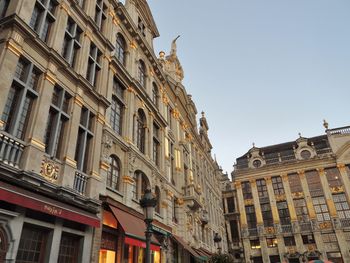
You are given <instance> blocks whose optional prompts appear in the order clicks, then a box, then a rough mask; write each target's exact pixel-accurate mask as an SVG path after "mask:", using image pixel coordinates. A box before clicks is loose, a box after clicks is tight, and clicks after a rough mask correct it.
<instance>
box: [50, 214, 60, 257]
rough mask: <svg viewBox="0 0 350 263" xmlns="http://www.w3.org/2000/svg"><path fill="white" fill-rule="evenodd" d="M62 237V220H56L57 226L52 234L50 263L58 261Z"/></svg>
mask: <svg viewBox="0 0 350 263" xmlns="http://www.w3.org/2000/svg"><path fill="white" fill-rule="evenodd" d="M61 236H62V219H60V218H56V224H55V228H54V229H53V234H52V242H51V247H50V260H49V262H57V260H58V253H59V249H60V246H59V244H60V242H61Z"/></svg>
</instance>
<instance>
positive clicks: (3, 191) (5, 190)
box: [0, 182, 100, 227]
mask: <svg viewBox="0 0 350 263" xmlns="http://www.w3.org/2000/svg"><path fill="white" fill-rule="evenodd" d="M0 200H2V201H5V202H8V203H11V204H15V205H19V206H23V207H26V208H30V209H33V210H36V211H40V212H42V213H45V214H49V215H53V216H57V217H61V218H64V219H68V220H71V221H75V222H78V223H82V224H85V225H89V226H93V227H99V226H100V219H99V218H98V217H97V216H96V215H94V214H89V213H87V212H86V211H84V210H82V209H79V208H75V207H73V206H71V205H68V204H64V203H62V202H59V201H57V200H54V199H51V198H48V197H46V196H43V195H40V194H37V193H33V192H30V191H27V190H25V189H22V188H19V187H17V186H14V185H10V184H6V183H4V182H0Z"/></svg>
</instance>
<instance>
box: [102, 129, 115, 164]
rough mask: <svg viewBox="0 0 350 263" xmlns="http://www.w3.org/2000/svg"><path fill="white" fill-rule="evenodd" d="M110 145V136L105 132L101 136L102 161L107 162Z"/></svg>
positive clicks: (111, 143) (111, 142) (111, 141)
mask: <svg viewBox="0 0 350 263" xmlns="http://www.w3.org/2000/svg"><path fill="white" fill-rule="evenodd" d="M112 145H113V140H112V138H111V137H110V136H108V135H107V134H105V135H104V136H103V140H102V160H103V161H104V162H108V158H109V156H110V152H111V148H112Z"/></svg>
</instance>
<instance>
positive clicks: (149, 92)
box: [0, 0, 228, 263]
mask: <svg viewBox="0 0 350 263" xmlns="http://www.w3.org/2000/svg"><path fill="white" fill-rule="evenodd" d="M0 29H1V30H0V73H1V76H2V77H1V78H0V111H1V121H0V175H1V176H0V261H2V260H3V259H6V262H84V263H85V262H101V263H104V262H108V263H109V262H140V261H142V260H143V258H144V253H145V251H144V247H145V240H144V231H145V225H144V222H143V219H144V215H143V211H142V209H141V207H140V205H139V200H140V198H141V196H142V195H143V192H144V191H145V189H147V188H150V189H151V190H152V192H153V193H154V195H155V196H156V197H157V200H158V202H157V206H156V208H155V211H156V213H155V219H154V224H153V231H154V235H153V239H152V245H151V250H152V255H153V261H154V262H195V261H205V260H206V259H207V258H208V257H209V256H210V255H211V254H212V253H214V252H216V251H217V247H216V246H215V244H214V241H213V238H214V235H215V234H216V233H218V234H219V235H220V236H221V237H222V242H221V249H222V251H224V252H225V251H227V249H228V247H227V245H226V244H227V242H226V234H225V224H224V217H223V209H222V205H221V200H222V193H221V190H220V179H221V178H222V176H223V175H222V171H221V169H220V167H219V165H218V164H217V162H216V161H215V160H214V159H213V158H212V156H211V149H212V145H211V143H210V140H209V137H208V130H209V125H208V122H207V120H206V117H205V115H204V113H203V112H202V116H201V118H200V120H199V125H197V119H196V115H197V113H198V112H197V109H196V106H195V104H194V102H193V100H192V97H191V95H190V94H188V93H187V91H186V89H185V87H184V86H183V85H182V80H183V77H184V72H183V69H182V66H181V63H180V61H179V59H178V57H177V50H176V39H175V40H174V41H173V42H172V45H171V51H170V52H169V54H166V53H165V52H160V54H159V57H157V56H156V55H155V54H154V50H153V39H154V38H156V37H158V36H159V32H158V29H157V27H156V24H155V21H154V19H153V16H152V13H151V10H150V8H149V6H148V4H147V2H146V1H145V0H126V1H125V3H122V2H119V1H116V0H89V1H87V0H85V1H84V0H36V1H34V0H18V1H10V0H0Z"/></svg>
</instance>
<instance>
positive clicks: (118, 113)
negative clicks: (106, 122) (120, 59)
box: [110, 79, 125, 135]
mask: <svg viewBox="0 0 350 263" xmlns="http://www.w3.org/2000/svg"><path fill="white" fill-rule="evenodd" d="M124 90H125V88H124V87H123V86H122V85H121V84H120V82H119V81H118V80H116V79H114V80H113V95H112V103H111V115H110V122H111V127H112V129H113V130H114V131H115V132H116V133H117V134H119V135H121V134H122V122H123V112H124V106H125V105H124V101H123V98H124Z"/></svg>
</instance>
